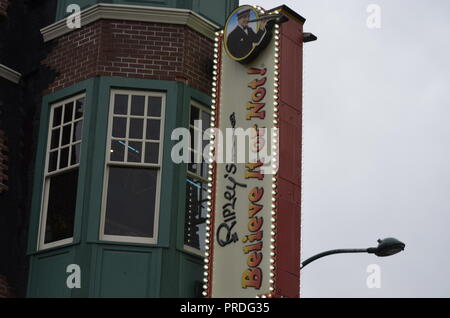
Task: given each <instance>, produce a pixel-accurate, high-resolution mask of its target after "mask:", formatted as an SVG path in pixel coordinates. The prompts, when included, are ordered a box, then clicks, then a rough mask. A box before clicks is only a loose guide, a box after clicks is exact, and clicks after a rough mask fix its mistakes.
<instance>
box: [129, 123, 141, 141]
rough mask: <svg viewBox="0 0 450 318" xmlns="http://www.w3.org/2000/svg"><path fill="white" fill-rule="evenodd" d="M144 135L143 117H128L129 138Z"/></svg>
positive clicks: (138, 137)
mask: <svg viewBox="0 0 450 318" xmlns="http://www.w3.org/2000/svg"><path fill="white" fill-rule="evenodd" d="M143 136H144V120H143V119H136V118H131V119H130V135H129V136H128V137H129V138H133V139H142V138H143Z"/></svg>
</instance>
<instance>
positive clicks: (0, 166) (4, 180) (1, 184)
mask: <svg viewBox="0 0 450 318" xmlns="http://www.w3.org/2000/svg"><path fill="white" fill-rule="evenodd" d="M7 184H8V148H7V145H6V136H5V134H4V132H3V131H2V130H0V193H2V192H4V191H7V190H8V186H7Z"/></svg>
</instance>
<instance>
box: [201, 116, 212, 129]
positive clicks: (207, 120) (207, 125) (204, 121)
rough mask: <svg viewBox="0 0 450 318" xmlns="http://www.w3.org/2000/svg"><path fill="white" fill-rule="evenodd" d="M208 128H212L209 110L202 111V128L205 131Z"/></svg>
mask: <svg viewBox="0 0 450 318" xmlns="http://www.w3.org/2000/svg"><path fill="white" fill-rule="evenodd" d="M208 128H211V115H210V114H208V113H207V112H202V129H203V131H205V130H206V129H208Z"/></svg>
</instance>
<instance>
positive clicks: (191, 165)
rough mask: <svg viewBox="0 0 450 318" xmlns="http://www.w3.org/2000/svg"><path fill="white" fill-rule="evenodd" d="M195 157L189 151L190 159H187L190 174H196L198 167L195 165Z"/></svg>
mask: <svg viewBox="0 0 450 318" xmlns="http://www.w3.org/2000/svg"><path fill="white" fill-rule="evenodd" d="M195 157H196V155H195V153H194V151H192V150H191V153H190V158H189V164H188V170H189V171H190V172H192V173H195V174H196V173H197V166H198V165H197V164H196V163H195Z"/></svg>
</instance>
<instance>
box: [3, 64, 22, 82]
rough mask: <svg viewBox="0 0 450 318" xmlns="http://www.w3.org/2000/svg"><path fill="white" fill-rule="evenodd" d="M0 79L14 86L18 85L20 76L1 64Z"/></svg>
mask: <svg viewBox="0 0 450 318" xmlns="http://www.w3.org/2000/svg"><path fill="white" fill-rule="evenodd" d="M0 77H2V78H4V79H7V80H8V81H10V82H13V83H15V84H19V82H20V79H21V77H22V74H20V73H19V72H16V71H14V70H12V69H10V68H9V67H7V66H5V65H3V64H0Z"/></svg>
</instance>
